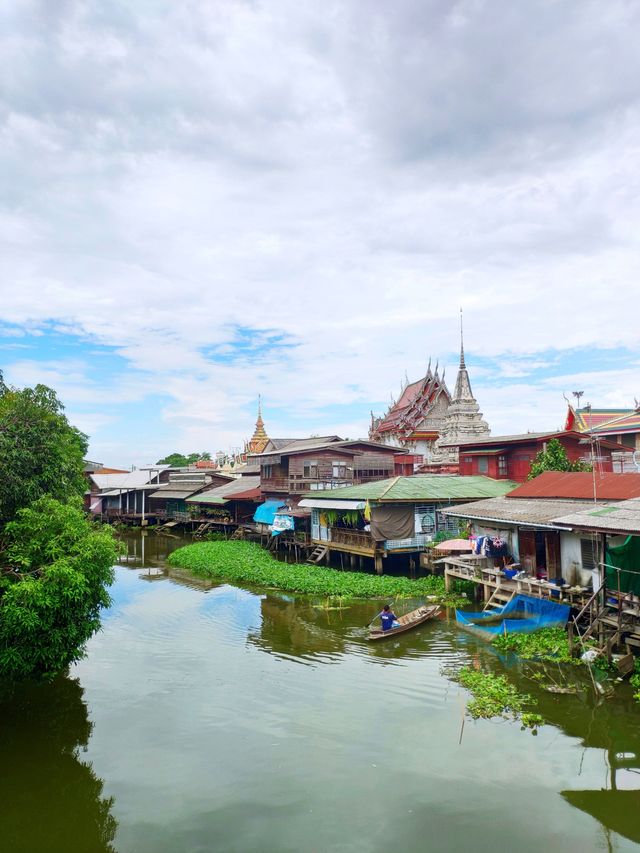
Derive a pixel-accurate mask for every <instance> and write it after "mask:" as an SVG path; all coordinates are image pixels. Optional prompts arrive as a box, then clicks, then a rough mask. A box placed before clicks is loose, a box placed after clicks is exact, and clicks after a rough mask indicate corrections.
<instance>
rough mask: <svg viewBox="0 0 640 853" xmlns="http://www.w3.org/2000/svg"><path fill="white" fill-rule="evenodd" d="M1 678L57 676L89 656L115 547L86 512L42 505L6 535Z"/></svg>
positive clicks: (49, 502) (44, 501)
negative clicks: (88, 647) (85, 652)
mask: <svg viewBox="0 0 640 853" xmlns="http://www.w3.org/2000/svg"><path fill="white" fill-rule="evenodd" d="M4 535H5V540H6V543H7V545H6V550H5V552H4V553H3V555H2V557H3V562H8V563H9V566H10V570H9V571H5V574H4V583H3V585H2V587H1V588H0V676H3V677H6V678H11V679H20V678H37V677H51V676H53V675H55V674H56V673H59V672H61V671H62V670H64V669H65V668H66V667H67V666H68V665H69V664H71V663H72V662H73V661H75V660H78V659H79V658H81V657H82V655H83V647H84V644H85V643H86V641H87V640H88V639H89V637H91V635H92V634H93V633H94V632H95V631H97V630H98V629H99V627H100V610H101V608H103V607H107V606H108V605H109V603H110V599H109V594H108V591H107V588H108V586H109V584H111V583H112V581H113V569H112V566H113V564H114V562H115V560H116V557H117V551H118V549H117V546H116V543H115V540H114V538H113V533H112V531H111V530H110V529H109V528H108V527H97V526H96V525H94V524H92V523H91V522H90V521H88V520H87V519H86V517H85V515H84V513H83V512H82V510H81V509H79V508H77V507H75V506H72V505H69V504H63V503H60V502H59V501H56V500H54V499H53V498H48V497H44V498H40V500H38V501H35V502H34V503H33V504H32V505H31V506H30V507H28V508H26V509H22V510H20V511H19V512H18V514H17V518H16V520H15V521H12V522H10V523H8V524H7V525H6V527H5V530H4Z"/></svg>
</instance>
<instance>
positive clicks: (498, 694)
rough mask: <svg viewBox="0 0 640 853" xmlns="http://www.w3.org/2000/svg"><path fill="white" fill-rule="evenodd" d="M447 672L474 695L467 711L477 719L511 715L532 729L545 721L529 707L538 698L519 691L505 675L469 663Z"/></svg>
mask: <svg viewBox="0 0 640 853" xmlns="http://www.w3.org/2000/svg"><path fill="white" fill-rule="evenodd" d="M448 674H449V677H450V678H452V679H453V680H454V681H457V682H458V683H459V684H461V685H462V686H463V687H466V688H467V690H469V691H471V693H472V694H473V699H470V700H469V702H467V711H468V713H469V714H470V715H471V716H472V717H473V718H474V719H475V720H477V719H485V720H489V719H491V718H492V717H505V718H509V717H511V718H512V719H514V720H520V722H521V723H522V725H523V726H525V727H526V728H530V729H536V728H537V727H538V726H540V725H542V723H543V722H544V720H543V719H542V717H541V716H540V714H534V713H532V712H530V711H528V710H527V709H528V708H531V707H535V705H536V704H537V703H536V700H535V699H534V698H533V697H532V696H529V694H528V693H520V692H518V690H517V689H516V688H515V687H514V685H513V684H511V683H510V682H509V681H508V680H507V678H506V676H504V675H493V673H490V672H482V671H481V670H477V669H473V668H472V667H470V666H466V667H464V668H463V669H460V670H458V671H457V672H450V673H448Z"/></svg>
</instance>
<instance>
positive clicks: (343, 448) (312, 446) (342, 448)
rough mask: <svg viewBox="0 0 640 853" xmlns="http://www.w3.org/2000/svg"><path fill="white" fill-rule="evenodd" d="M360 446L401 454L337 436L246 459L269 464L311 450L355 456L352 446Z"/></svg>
mask: <svg viewBox="0 0 640 853" xmlns="http://www.w3.org/2000/svg"><path fill="white" fill-rule="evenodd" d="M357 444H361V445H364V446H365V447H366V448H373V449H374V450H383V451H386V452H387V453H391V452H393V453H402V452H403V450H402V448H400V447H390V446H389V445H388V444H382V443H381V442H379V441H369V439H368V438H354V439H348V440H346V439H341V438H338V436H329V438H326V437H325V438H313V439H310V438H303V439H299V440H297V441H293V442H291V444H287V445H285V446H283V447H281V448H279V449H278V450H270V451H266V452H265V453H259V454H249V455H248V457H247V459H248V460H249V461H250V463H254V462H261V463H269V461H270V459H271V457H273V456H276V457H278V458H280V457H281V456H290V455H291V454H293V453H305V452H307V451H313V450H332V451H335V452H336V453H341V454H349V455H351V454H354V455H357V454H359V453H360V451H358V450H356V449H355V447H354V445H357Z"/></svg>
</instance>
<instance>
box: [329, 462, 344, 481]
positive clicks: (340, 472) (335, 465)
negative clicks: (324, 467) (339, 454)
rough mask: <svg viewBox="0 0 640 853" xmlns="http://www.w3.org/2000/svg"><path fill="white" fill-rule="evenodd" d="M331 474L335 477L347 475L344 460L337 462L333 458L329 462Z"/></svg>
mask: <svg viewBox="0 0 640 853" xmlns="http://www.w3.org/2000/svg"><path fill="white" fill-rule="evenodd" d="M331 476H332V477H333V478H334V479H335V478H340V477H342V478H344V477H346V476H347V464H346V462H344V461H342V462H341V461H340V460H338V461H337V462H336V461H335V460H334V461H333V462H332V463H331Z"/></svg>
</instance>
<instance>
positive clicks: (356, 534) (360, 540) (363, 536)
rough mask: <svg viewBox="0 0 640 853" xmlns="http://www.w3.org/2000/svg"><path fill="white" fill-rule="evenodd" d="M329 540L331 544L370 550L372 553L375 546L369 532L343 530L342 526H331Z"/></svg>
mask: <svg viewBox="0 0 640 853" xmlns="http://www.w3.org/2000/svg"><path fill="white" fill-rule="evenodd" d="M330 541H331V544H332V545H347V546H348V547H351V548H360V549H362V550H366V551H371V553H372V554H373V552H374V551H375V548H376V543H375V542H374V541H373V539H372V538H371V534H370V533H365V532H363V531H361V530H344V529H343V528H342V527H332V528H331V540H330Z"/></svg>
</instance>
